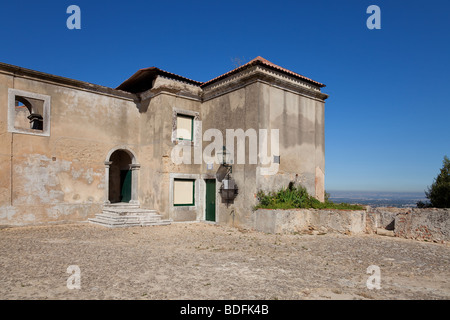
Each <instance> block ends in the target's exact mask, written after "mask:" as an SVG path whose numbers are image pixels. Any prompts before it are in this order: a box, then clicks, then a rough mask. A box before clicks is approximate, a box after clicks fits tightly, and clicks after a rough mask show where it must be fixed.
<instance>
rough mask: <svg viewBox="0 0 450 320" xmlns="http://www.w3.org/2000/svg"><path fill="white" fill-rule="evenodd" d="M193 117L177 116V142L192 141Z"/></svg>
mask: <svg viewBox="0 0 450 320" xmlns="http://www.w3.org/2000/svg"><path fill="white" fill-rule="evenodd" d="M193 132H194V117H192V116H187V115H182V114H177V133H176V139H177V140H188V141H192V140H193Z"/></svg>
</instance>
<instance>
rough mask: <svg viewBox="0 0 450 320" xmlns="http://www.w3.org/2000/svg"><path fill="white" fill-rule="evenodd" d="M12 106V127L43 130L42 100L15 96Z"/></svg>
mask: <svg viewBox="0 0 450 320" xmlns="http://www.w3.org/2000/svg"><path fill="white" fill-rule="evenodd" d="M14 107H15V115H14V116H15V119H14V128H16V129H19V130H20V129H22V130H28V129H31V130H40V131H42V130H43V128H44V122H43V117H42V113H43V111H44V101H43V100H38V99H32V98H25V97H21V96H15V100H14Z"/></svg>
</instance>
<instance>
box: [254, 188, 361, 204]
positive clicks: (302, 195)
mask: <svg viewBox="0 0 450 320" xmlns="http://www.w3.org/2000/svg"><path fill="white" fill-rule="evenodd" d="M325 194H326V197H325V201H324V202H320V201H319V200H317V199H316V198H314V197H313V196H310V195H309V194H308V191H306V188H305V187H302V186H297V187H295V186H294V183H292V182H291V183H289V186H288V187H287V188H281V189H280V190H278V191H270V192H268V193H265V192H264V191H262V190H260V191H258V193H257V194H256V197H257V198H258V201H259V203H258V204H257V205H256V206H255V209H260V208H261V209H295V208H303V209H309V208H314V209H341V210H363V209H364V208H363V207H362V206H359V205H352V204H348V203H333V202H331V201H330V200H328V198H329V194H328V193H325Z"/></svg>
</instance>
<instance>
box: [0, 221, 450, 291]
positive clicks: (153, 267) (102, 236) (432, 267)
mask: <svg viewBox="0 0 450 320" xmlns="http://www.w3.org/2000/svg"><path fill="white" fill-rule="evenodd" d="M449 262H450V245H449V244H438V243H427V242H419V241H414V240H406V239H399V238H391V237H383V236H377V235H363V236H349V235H341V234H325V235H301V234H292V235H273V234H264V233H260V232H256V231H249V230H242V229H237V228H231V227H224V226H217V225H212V224H206V223H179V224H172V225H170V226H160V227H135V228H126V229H108V228H104V227H100V226H95V225H89V224H84V223H82V224H70V225H54V226H39V227H17V228H6V229H1V230H0V299H207V300H208V299H279V300H280V299H450V268H449ZM70 265H77V266H78V267H79V268H80V271H81V273H80V280H81V288H80V289H72V290H70V289H68V287H67V279H68V278H69V277H70V274H69V273H67V268H68V267H69V266H70ZM371 265H376V266H378V267H379V268H380V272H381V274H380V285H381V289H379V290H377V289H372V290H369V289H368V288H367V286H366V281H367V279H368V278H369V277H370V274H368V273H367V268H368V267H369V266H371Z"/></svg>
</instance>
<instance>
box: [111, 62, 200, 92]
mask: <svg viewBox="0 0 450 320" xmlns="http://www.w3.org/2000/svg"><path fill="white" fill-rule="evenodd" d="M157 75H163V76H166V77H169V78H172V79H176V80H180V81H183V82H187V83H190V84H193V85H197V86H200V85H201V84H202V83H203V82H199V81H195V80H192V79H189V78H186V77H183V76H180V75H177V74H175V73H172V72H168V71H165V70H162V69H159V68H156V67H150V68H144V69H139V70H138V71H137V72H135V73H134V74H133V75H132V76H131V77H130V78H128V79H127V80H125V81H124V82H122V83H121V84H120V85H119V86H118V87H117V88H116V89H118V90H123V91H128V92H132V93H138V92H143V91H146V90H148V89H150V88H151V86H152V83H153V80H154V79H155V78H156V76H157Z"/></svg>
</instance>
